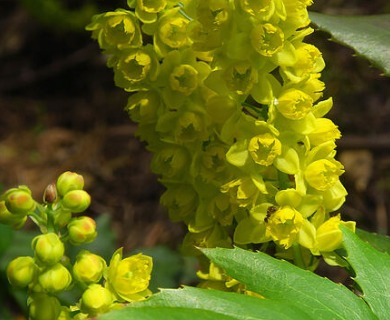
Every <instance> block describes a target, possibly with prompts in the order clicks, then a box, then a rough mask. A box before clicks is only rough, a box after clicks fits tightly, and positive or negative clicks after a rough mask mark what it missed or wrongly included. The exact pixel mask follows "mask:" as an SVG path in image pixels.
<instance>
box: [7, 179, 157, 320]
mask: <svg viewBox="0 0 390 320" xmlns="http://www.w3.org/2000/svg"><path fill="white" fill-rule="evenodd" d="M83 187H84V179H83V177H82V176H81V175H79V174H77V173H74V172H69V171H68V172H64V173H63V174H61V175H60V176H59V178H58V179H57V183H56V184H50V185H49V186H48V187H47V188H46V190H45V192H44V195H43V204H39V203H38V202H36V201H35V200H33V198H32V196H31V191H30V190H29V189H28V188H27V187H25V186H21V187H19V188H13V189H10V190H8V191H6V192H5V193H4V194H3V195H2V196H1V198H0V199H1V202H0V210H1V215H0V217H1V219H0V222H1V223H5V224H8V225H11V226H13V227H15V228H19V227H21V226H22V225H23V224H24V223H25V221H26V219H27V218H28V217H30V218H31V220H32V221H33V222H35V223H36V224H37V225H38V226H39V228H40V230H41V232H42V234H40V235H38V236H36V237H35V238H34V239H33V240H32V242H31V247H32V249H33V251H34V256H33V257H30V256H22V257H17V258H15V259H14V260H12V261H11V262H10V263H9V265H8V267H7V278H8V280H9V282H10V284H11V285H13V286H16V287H21V288H27V290H28V301H27V305H28V310H29V318H30V319H31V320H46V319H47V320H60V319H88V318H90V317H95V316H96V315H98V314H101V313H104V312H107V311H109V310H111V309H112V308H118V307H121V306H122V305H124V304H125V303H127V302H131V301H138V300H142V299H145V298H146V297H148V296H149V295H151V291H150V290H149V289H148V286H149V280H150V275H151V271H152V265H153V263H152V259H151V258H150V257H148V256H144V255H142V254H137V255H134V256H130V257H127V258H123V257H122V249H119V250H117V251H116V252H114V254H113V256H112V259H111V261H110V263H109V264H108V265H107V263H106V261H105V260H104V259H103V258H102V257H101V256H99V255H97V254H94V253H92V252H89V251H86V250H81V251H80V252H79V254H78V255H77V257H76V259H75V261H74V262H72V261H70V259H69V258H68V257H67V256H66V248H67V246H68V245H74V246H80V245H83V244H87V243H90V242H92V241H94V240H95V238H96V236H97V231H96V223H95V220H94V219H92V218H90V217H88V216H75V214H77V213H81V212H83V211H84V210H85V209H87V208H88V206H89V205H90V202H91V197H90V195H89V194H88V193H87V192H86V191H84V190H83ZM74 286H78V287H80V288H81V289H82V291H83V293H82V295H81V297H80V299H79V301H78V302H77V303H76V305H72V306H67V305H66V306H65V305H61V302H60V300H59V297H58V295H59V294H60V293H61V292H63V291H65V290H68V289H71V288H73V287H74Z"/></svg>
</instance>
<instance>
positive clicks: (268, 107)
mask: <svg viewBox="0 0 390 320" xmlns="http://www.w3.org/2000/svg"><path fill="white" fill-rule="evenodd" d="M311 4H312V0H259V1H250V0H207V1H206V0H183V1H174V0H156V1H146V0H137V1H136V0H128V1H127V5H128V8H126V9H117V10H116V11H114V12H107V13H102V14H99V15H96V16H95V17H94V18H93V21H92V22H91V24H90V25H88V26H87V30H89V31H91V32H92V37H93V38H94V39H96V40H97V41H98V43H99V45H100V47H101V49H102V50H103V52H104V54H106V55H107V57H108V60H107V65H108V66H109V67H110V68H112V69H113V70H114V80H115V83H116V85H117V86H118V87H120V88H123V89H124V90H125V91H127V92H131V93H132V94H131V95H130V97H129V100H128V104H127V106H126V110H127V111H128V113H129V115H130V117H131V119H132V120H133V121H135V122H137V123H138V125H139V126H138V131H137V134H138V136H139V137H140V138H141V139H142V140H144V141H145V142H146V143H147V148H148V150H150V151H151V152H152V153H153V160H152V169H153V170H154V171H155V172H156V173H157V174H159V175H160V176H161V182H162V183H163V184H164V186H165V187H166V188H167V190H166V192H165V193H164V194H163V196H162V198H161V202H162V203H163V204H164V205H165V206H166V207H167V208H168V210H169V215H170V218H171V220H173V221H183V222H184V223H185V224H186V225H187V227H188V233H187V236H186V237H185V240H184V245H183V248H184V252H187V253H194V254H198V255H200V253H199V252H198V251H197V250H195V249H194V246H198V247H216V246H220V247H232V246H233V245H238V246H240V247H243V248H247V249H249V250H263V251H266V250H267V248H269V247H270V246H271V247H272V250H270V251H271V252H276V255H277V256H279V257H283V258H285V259H289V260H291V261H293V262H294V263H296V264H297V265H300V266H301V267H303V268H307V269H312V270H313V269H315V268H316V265H317V264H318V257H321V256H322V257H324V258H325V259H326V261H327V262H328V263H330V264H338V263H340V261H341V260H340V259H338V256H337V254H336V253H335V250H337V249H339V248H340V247H341V246H342V235H341V231H340V230H339V229H338V226H339V225H340V224H345V225H346V226H347V227H349V228H350V229H352V230H354V229H355V224H354V222H352V221H350V222H344V221H342V220H341V218H340V215H339V214H338V213H337V210H338V209H339V208H340V207H341V205H342V204H343V202H344V200H345V196H346V194H347V192H346V190H345V188H344V187H343V185H342V183H341V182H340V180H339V176H340V175H341V174H342V173H343V172H344V170H343V165H342V164H341V163H340V162H339V161H337V160H336V159H335V154H336V151H335V148H336V143H335V141H336V139H339V138H340V136H341V134H340V131H339V130H338V128H337V126H336V125H335V124H334V123H333V122H332V121H331V120H330V119H328V118H325V117H324V116H325V115H326V114H327V113H328V112H329V110H330V109H331V108H332V99H331V98H328V99H325V100H321V98H322V96H323V90H324V88H325V85H324V83H323V82H322V81H321V80H320V77H321V71H322V70H323V68H324V66H325V63H324V60H323V58H322V55H321V52H320V51H319V50H318V49H317V48H316V47H315V46H313V45H311V44H308V43H305V42H304V38H305V37H306V36H308V35H309V34H311V33H312V32H313V29H312V28H311V27H310V26H309V24H310V19H309V15H308V11H307V7H308V6H310V5H311ZM211 269H213V270H214V271H215V270H216V268H214V266H210V265H207V264H206V265H205V269H204V270H202V275H203V278H205V279H206V280H207V281H213V279H217V280H218V279H219V280H221V279H222V280H223V277H222V276H221V274H219V273H216V272H214V271H213V272H210V270H211ZM211 273H213V274H214V275H215V276H212V275H211ZM217 280H216V281H217Z"/></svg>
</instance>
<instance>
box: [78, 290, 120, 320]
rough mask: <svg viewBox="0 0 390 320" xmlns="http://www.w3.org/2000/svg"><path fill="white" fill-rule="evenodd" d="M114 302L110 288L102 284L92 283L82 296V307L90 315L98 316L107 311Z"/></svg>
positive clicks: (82, 310)
mask: <svg viewBox="0 0 390 320" xmlns="http://www.w3.org/2000/svg"><path fill="white" fill-rule="evenodd" d="M112 303H113V295H112V293H111V291H110V290H108V289H107V288H104V287H103V286H101V285H100V284H91V285H90V286H89V287H88V289H87V290H85V291H84V293H83V295H82V297H81V301H80V309H81V312H84V313H87V314H88V315H89V316H96V315H98V314H101V313H105V312H107V311H108V310H109V308H110V306H111V305H112Z"/></svg>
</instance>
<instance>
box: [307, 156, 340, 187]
mask: <svg viewBox="0 0 390 320" xmlns="http://www.w3.org/2000/svg"><path fill="white" fill-rule="evenodd" d="M343 169H344V168H343V165H342V164H341V163H340V162H338V161H336V160H333V161H330V160H327V159H320V160H317V161H314V162H312V163H310V164H309V165H308V166H307V167H306V170H305V179H306V181H307V182H308V183H309V185H310V186H312V187H313V188H315V189H317V190H320V191H325V190H328V189H330V188H331V187H332V186H333V185H335V183H336V182H337V181H339V176H340V175H342V174H343V172H344V170H343Z"/></svg>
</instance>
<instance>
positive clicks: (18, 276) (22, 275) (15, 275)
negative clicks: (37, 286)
mask: <svg viewBox="0 0 390 320" xmlns="http://www.w3.org/2000/svg"><path fill="white" fill-rule="evenodd" d="M37 271H38V268H37V266H36V264H35V262H34V259H33V258H32V257H18V258H16V259H14V260H12V261H11V262H10V263H9V264H8V267H7V278H8V281H9V283H10V284H11V285H13V286H16V287H26V286H28V285H29V284H30V283H31V282H33V280H34V278H35V276H36V274H37Z"/></svg>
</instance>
